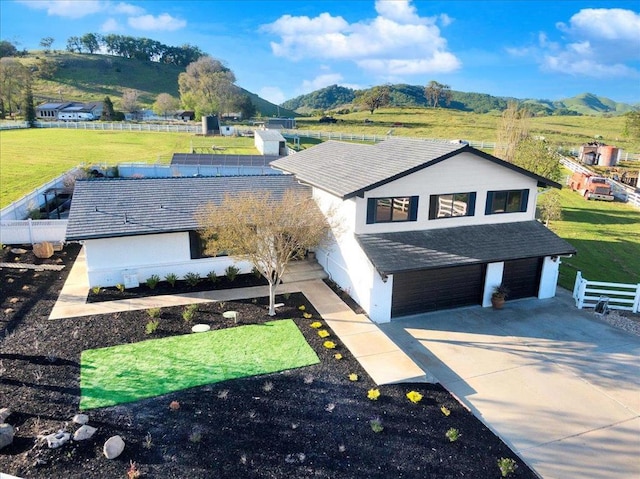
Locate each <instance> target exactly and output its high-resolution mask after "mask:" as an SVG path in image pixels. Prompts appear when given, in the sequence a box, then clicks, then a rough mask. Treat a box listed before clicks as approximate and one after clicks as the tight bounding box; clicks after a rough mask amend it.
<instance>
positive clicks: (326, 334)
mask: <svg viewBox="0 0 640 479" xmlns="http://www.w3.org/2000/svg"><path fill="white" fill-rule="evenodd" d="M318 336H320V337H321V338H328V337H329V336H331V335H330V334H329V331H327V330H326V329H321V330H320V331H318Z"/></svg>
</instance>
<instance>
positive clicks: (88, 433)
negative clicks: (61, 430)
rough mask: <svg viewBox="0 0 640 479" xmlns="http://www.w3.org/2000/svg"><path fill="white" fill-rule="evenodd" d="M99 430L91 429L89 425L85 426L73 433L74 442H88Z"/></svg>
mask: <svg viewBox="0 0 640 479" xmlns="http://www.w3.org/2000/svg"><path fill="white" fill-rule="evenodd" d="M96 431H97V429H96V428H95V427H91V426H89V425H87V424H84V425H82V426H80V427H79V428H78V430H77V431H76V432H74V433H73V440H74V441H86V440H87V439H91V437H92V436H93V435H94V434H95V433H96Z"/></svg>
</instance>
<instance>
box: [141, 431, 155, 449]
mask: <svg viewBox="0 0 640 479" xmlns="http://www.w3.org/2000/svg"><path fill="white" fill-rule="evenodd" d="M142 447H144V448H145V449H151V448H152V447H153V438H152V437H151V433H150V432H148V433H147V435H146V436H145V437H144V443H142Z"/></svg>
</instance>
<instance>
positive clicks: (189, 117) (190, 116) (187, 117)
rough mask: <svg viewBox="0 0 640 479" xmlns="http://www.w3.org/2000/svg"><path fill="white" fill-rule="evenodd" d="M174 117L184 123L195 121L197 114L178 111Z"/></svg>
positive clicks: (190, 111) (189, 111) (191, 111)
mask: <svg viewBox="0 0 640 479" xmlns="http://www.w3.org/2000/svg"><path fill="white" fill-rule="evenodd" d="M174 117H175V118H176V119H178V120H182V121H193V120H194V119H195V117H196V112H195V111H193V110H178V111H177V112H176V114H175V115H174Z"/></svg>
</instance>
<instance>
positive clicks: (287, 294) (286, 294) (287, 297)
mask: <svg viewBox="0 0 640 479" xmlns="http://www.w3.org/2000/svg"><path fill="white" fill-rule="evenodd" d="M282 297H283V298H284V299H285V301H287V300H288V299H289V298H290V297H291V293H282Z"/></svg>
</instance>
